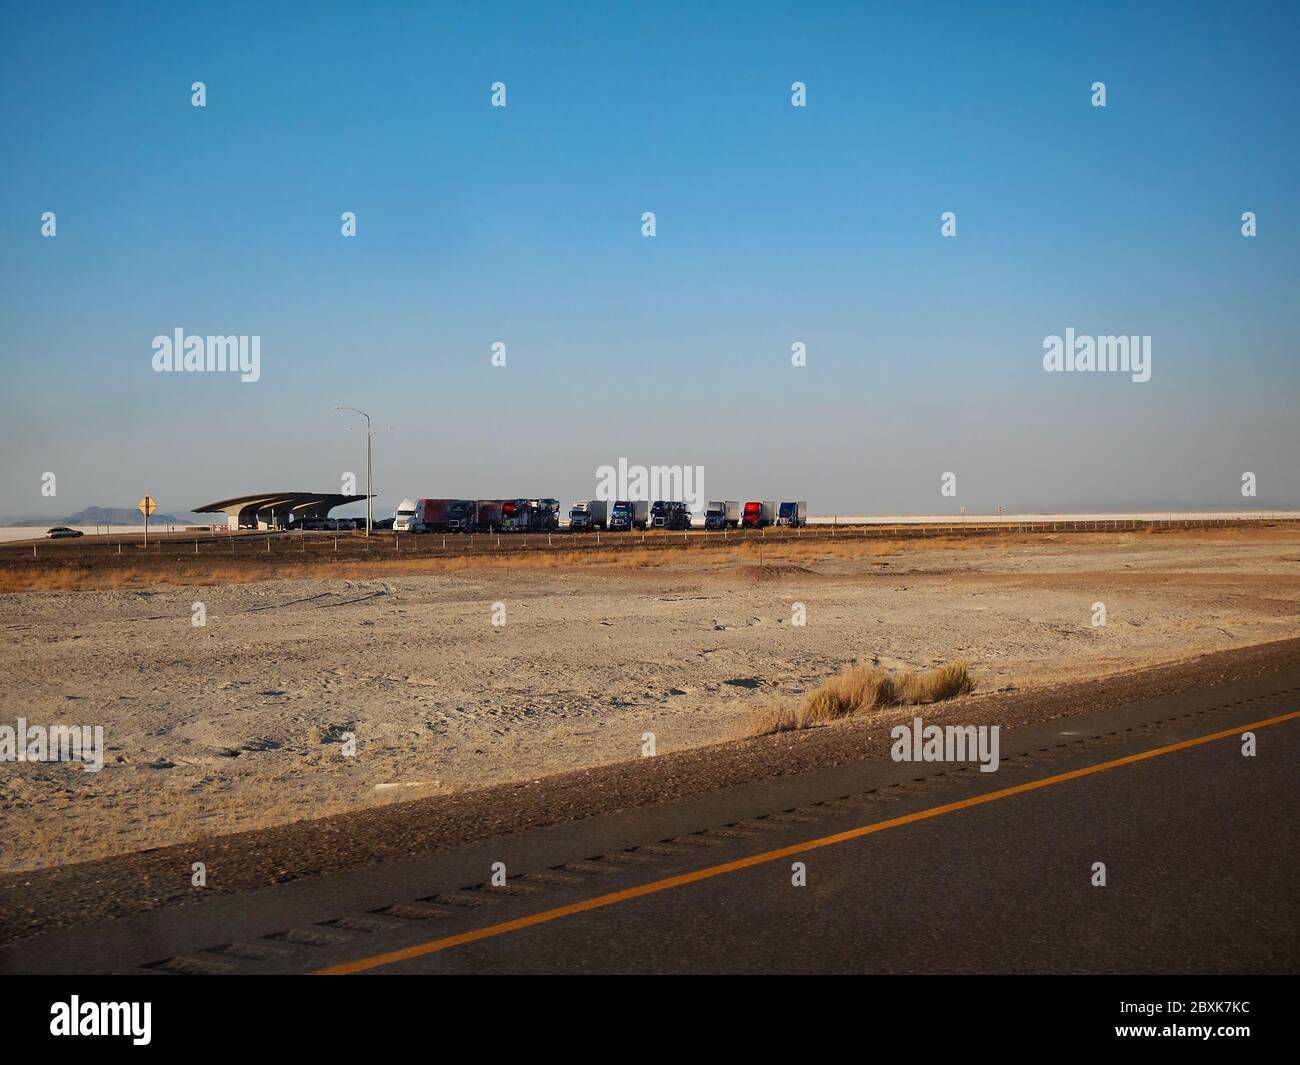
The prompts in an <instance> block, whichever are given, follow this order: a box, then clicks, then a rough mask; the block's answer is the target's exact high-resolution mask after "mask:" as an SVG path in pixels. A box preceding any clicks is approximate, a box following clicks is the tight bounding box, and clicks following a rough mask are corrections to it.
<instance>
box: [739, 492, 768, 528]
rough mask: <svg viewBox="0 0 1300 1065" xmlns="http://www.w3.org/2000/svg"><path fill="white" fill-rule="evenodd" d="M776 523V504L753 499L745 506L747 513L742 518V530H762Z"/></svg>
mask: <svg viewBox="0 0 1300 1065" xmlns="http://www.w3.org/2000/svg"><path fill="white" fill-rule="evenodd" d="M775 521H776V503H775V502H769V501H767V500H761V501H760V500H753V499H751V500H750V501H749V502H748V503H746V504H745V512H744V514H743V515H742V516H741V518H740V527H741V528H742V529H761V528H763V527H764V526H767V525H771V524H772V523H773V522H775Z"/></svg>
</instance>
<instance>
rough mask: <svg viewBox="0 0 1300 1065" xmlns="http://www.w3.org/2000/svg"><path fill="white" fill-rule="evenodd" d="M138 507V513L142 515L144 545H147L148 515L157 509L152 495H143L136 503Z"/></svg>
mask: <svg viewBox="0 0 1300 1065" xmlns="http://www.w3.org/2000/svg"><path fill="white" fill-rule="evenodd" d="M136 506H137V507H139V508H140V513H141V514H143V515H144V546H145V547H148V546H149V515H150V514H152V513H153V512H154V511H155V510H157V509H158V504H157V503H155V502H154V498H153V496H145V497H144V498H143V499H141V500H140V502H139V503H137V504H136Z"/></svg>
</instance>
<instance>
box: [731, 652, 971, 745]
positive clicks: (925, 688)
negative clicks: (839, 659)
mask: <svg viewBox="0 0 1300 1065" xmlns="http://www.w3.org/2000/svg"><path fill="white" fill-rule="evenodd" d="M974 688H975V681H974V680H973V679H972V678H971V675H970V670H969V668H968V667H967V665H966V663H965V662H951V663H949V664H947V665H943V666H939V667H937V668H935V669H930V670H926V671H924V672H920V673H917V672H911V673H904V674H903V675H902V676H901V677H893V676H891V675H890V674H889V673H888V672H887V671H885V670H883V669H880V668H879V667H877V666H863V665H858V666H850V667H848V668H847V669H845V670H843V671H842V672H841V673H839V674H837V675H836V676H834V677H832V678H831V679H830V680H828V681H826V682H825V683H824V684H822V685H820V686H819V687H817V688H814V689H813V690H812V691H810V692H809V693H808V694H807V695H805V696H804V697H803V701H802V702H800V704H799V706H798V708H797V709H795V710H793V711H790V710H764V711H762V712H760V713H758V714H756V715H755V716H754V719H753V720H752V721H751V722H750V726H749V730H748V734H749V735H751V736H766V735H769V734H771V733H773V732H786V731H789V730H791V729H804V728H812V727H813V726H815V725H825V724H828V723H829V722H831V721H839V720H840V719H841V718H846V717H854V716H855V715H857V714H866V713H870V712H871V711H873V710H883V709H885V708H886V707H890V706H916V705H919V704H922V703H937V702H941V701H942V700H944V699H953V698H955V697H956V696H958V695H966V694H967V693H968V692H971V691H973V690H974Z"/></svg>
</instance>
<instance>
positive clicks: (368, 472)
mask: <svg viewBox="0 0 1300 1065" xmlns="http://www.w3.org/2000/svg"><path fill="white" fill-rule="evenodd" d="M334 409H335V410H350V411H356V413H357V414H360V415H361V417H363V418H365V420H366V536H369V535H370V527H371V525H372V524H373V522H372V520H371V519H372V517H373V514H374V511H373V508H372V506H371V502H372V499H373V495H374V494H373V493H372V492H371V490H370V475H371V470H372V464H371V461H370V438H371V437H372V436H374V433H372V432H371V431H370V415H369V414H367V413H366V412H365V411H363V410H360V409H358V408H357V407H335V408H334Z"/></svg>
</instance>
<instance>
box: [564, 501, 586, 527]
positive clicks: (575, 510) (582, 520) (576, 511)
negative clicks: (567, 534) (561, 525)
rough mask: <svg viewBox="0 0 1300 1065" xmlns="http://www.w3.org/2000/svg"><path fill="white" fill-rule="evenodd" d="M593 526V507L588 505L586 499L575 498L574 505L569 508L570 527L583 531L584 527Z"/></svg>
mask: <svg viewBox="0 0 1300 1065" xmlns="http://www.w3.org/2000/svg"><path fill="white" fill-rule="evenodd" d="M590 527H591V509H590V508H589V507H588V506H587V501H586V500H585V499H575V500H574V501H573V506H571V507H570V508H569V529H570V531H572V532H582V531H583V530H584V529H588V528H590Z"/></svg>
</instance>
